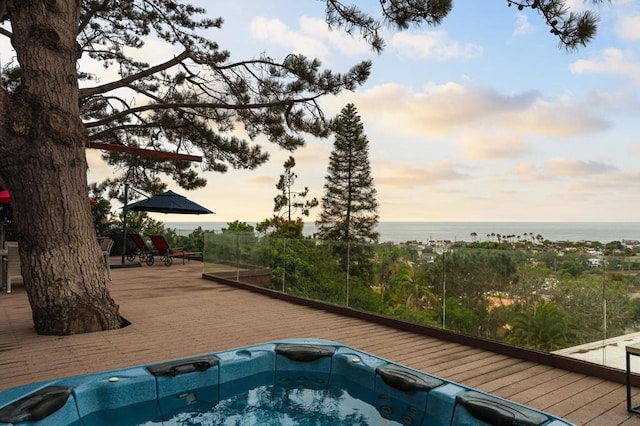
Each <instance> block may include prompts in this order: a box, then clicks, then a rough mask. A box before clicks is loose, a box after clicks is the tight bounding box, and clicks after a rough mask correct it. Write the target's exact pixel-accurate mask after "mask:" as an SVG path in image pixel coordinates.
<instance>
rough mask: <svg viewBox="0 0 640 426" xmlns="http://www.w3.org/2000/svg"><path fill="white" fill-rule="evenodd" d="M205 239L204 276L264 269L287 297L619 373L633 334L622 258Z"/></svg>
mask: <svg viewBox="0 0 640 426" xmlns="http://www.w3.org/2000/svg"><path fill="white" fill-rule="evenodd" d="M205 239H206V241H205V272H206V271H207V270H210V269H212V268H213V267H209V266H207V265H208V264H209V263H211V264H221V263H222V264H226V265H227V267H229V266H232V267H233V266H235V267H236V272H238V271H240V270H241V269H242V268H249V267H252V268H256V269H257V268H263V269H264V270H265V271H267V272H268V279H267V280H266V281H264V282H262V283H261V285H264V286H268V287H270V288H273V289H275V290H278V291H282V292H285V293H287V294H294V295H298V296H301V297H305V298H310V299H315V300H321V301H326V302H329V303H332V304H338V305H346V306H349V307H351V308H354V309H358V310H363V311H367V312H372V313H379V314H383V315H387V316H392V317H395V318H398V319H402V320H406V321H411V322H415V323H418V324H424V325H428V326H433V327H441V328H445V329H448V330H452V331H455V332H459V333H464V334H468V335H473V336H480V337H483V338H489V339H494V340H497V341H500V342H504V343H508V344H512V345H517V346H522V347H526V348H531V349H536V350H542V351H547V352H554V353H559V354H567V356H573V357H578V356H577V355H576V354H586V353H591V354H592V355H593V356H590V357H589V358H588V359H586V360H588V361H590V362H596V363H601V364H605V365H611V366H614V367H617V368H622V367H620V366H619V365H618V364H616V363H615V362H614V360H613V358H614V355H609V353H608V352H607V349H606V348H608V347H611V348H612V347H614V346H618V347H624V345H625V344H624V343H620V342H617V343H616V341H615V340H612V339H616V338H619V337H621V336H623V335H624V336H629V333H635V332H637V331H638V330H640V327H638V325H639V324H640V302H638V300H640V299H638V298H636V297H635V296H636V293H640V278H639V277H640V262H637V261H635V258H634V257H631V256H629V255H628V254H626V255H619V256H606V257H605V256H603V255H598V254H597V253H596V254H594V253H592V252H589V251H586V250H584V249H581V248H578V249H574V248H570V249H567V248H562V247H561V248H558V247H556V246H551V245H547V246H543V245H542V244H530V245H529V246H527V247H518V246H515V245H511V246H509V245H503V247H502V248H501V249H485V248H469V247H465V246H463V245H462V244H460V245H458V246H456V245H446V246H445V245H440V246H438V245H437V244H436V245H428V244H421V243H417V242H414V243H405V244H391V243H385V244H349V245H347V244H344V243H339V242H329V241H321V240H313V239H302V240H285V239H271V238H266V237H257V236H255V235H237V234H235V233H233V234H214V235H205ZM241 275H242V274H240V273H239V272H238V275H237V279H239V280H243V279H245V280H246V279H248V278H247V277H242V276H241ZM263 278H264V277H263ZM638 335H639V336H640V333H638ZM639 340H640V337H639ZM585 345H586V346H585ZM599 345H600V346H599ZM599 348H601V349H599ZM622 353H623V352H622ZM616 356H618V355H616Z"/></svg>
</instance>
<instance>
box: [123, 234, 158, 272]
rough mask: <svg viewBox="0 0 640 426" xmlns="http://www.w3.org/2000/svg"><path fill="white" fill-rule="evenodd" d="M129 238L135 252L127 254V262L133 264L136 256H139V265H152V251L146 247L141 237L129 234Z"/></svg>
mask: <svg viewBox="0 0 640 426" xmlns="http://www.w3.org/2000/svg"><path fill="white" fill-rule="evenodd" d="M129 237H130V238H131V240H133V243H134V244H135V245H136V250H135V251H134V252H129V253H128V254H127V260H128V261H129V262H133V261H134V259H135V258H136V256H139V257H140V263H146V264H147V265H149V266H151V265H153V262H154V258H153V251H152V250H151V249H150V248H149V246H147V243H145V242H144V239H143V238H142V235H140V234H131V233H130V234H129Z"/></svg>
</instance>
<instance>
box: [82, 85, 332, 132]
mask: <svg viewBox="0 0 640 426" xmlns="http://www.w3.org/2000/svg"><path fill="white" fill-rule="evenodd" d="M320 96H323V94H320V93H319V94H316V95H314V96H312V97H306V98H298V99H293V100H292V99H287V100H283V101H276V102H264V103H253V104H226V103H218V102H202V103H189V102H175V103H166V104H149V105H142V106H139V107H135V108H130V109H128V110H126V111H120V112H118V113H116V114H113V115H111V116H109V117H106V118H103V119H100V120H96V121H92V122H89V123H85V127H86V128H93V127H98V126H104V125H107V124H109V123H111V122H112V121H115V120H119V119H122V118H124V117H126V116H127V115H129V114H137V113H139V112H145V111H162V110H170V109H176V108H212V109H225V110H235V111H238V110H244V111H246V110H252V109H263V108H273V107H277V106H283V105H288V104H290V103H291V102H294V103H304V102H311V101H313V100H315V99H316V98H319V97H320Z"/></svg>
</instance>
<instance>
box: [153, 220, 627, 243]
mask: <svg viewBox="0 0 640 426" xmlns="http://www.w3.org/2000/svg"><path fill="white" fill-rule="evenodd" d="M247 223H249V224H250V225H255V222H247ZM165 226H166V227H168V228H172V229H176V231H177V232H178V233H179V234H180V235H186V234H189V233H191V232H192V231H193V230H194V229H195V228H197V227H198V226H201V227H202V229H204V230H213V231H216V232H219V231H221V230H222V228H226V227H227V226H228V225H227V223H226V222H195V221H194V222H165ZM316 231H317V230H316V226H315V223H314V222H305V226H304V230H303V233H304V234H305V235H306V236H312V235H313V234H314V233H315V232H316ZM377 231H378V232H379V233H380V242H396V243H399V242H405V241H421V242H426V241H429V240H436V241H440V240H449V241H472V240H473V237H472V236H471V234H472V233H474V232H475V233H476V240H477V241H487V240H493V241H495V240H496V237H495V236H494V237H491V234H496V235H497V234H500V235H502V236H507V235H515V236H520V237H521V238H531V235H532V234H533V236H534V237H535V236H538V235H540V236H542V237H543V238H544V239H545V240H549V241H582V240H586V241H600V242H602V243H607V242H610V241H623V240H626V241H629V240H631V241H640V222H380V223H379V224H378V227H377ZM525 234H526V235H525ZM487 235H488V236H487Z"/></svg>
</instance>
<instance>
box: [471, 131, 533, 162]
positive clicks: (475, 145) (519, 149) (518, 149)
mask: <svg viewBox="0 0 640 426" xmlns="http://www.w3.org/2000/svg"><path fill="white" fill-rule="evenodd" d="M459 152H460V154H461V155H463V156H464V157H466V158H468V159H470V160H501V159H511V158H518V157H522V156H523V155H526V154H528V153H530V152H531V148H530V146H529V143H527V142H526V141H524V140H522V139H520V138H518V137H517V136H514V137H506V136H495V135H481V136H470V137H465V138H463V139H462V140H461V143H460V147H459Z"/></svg>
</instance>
